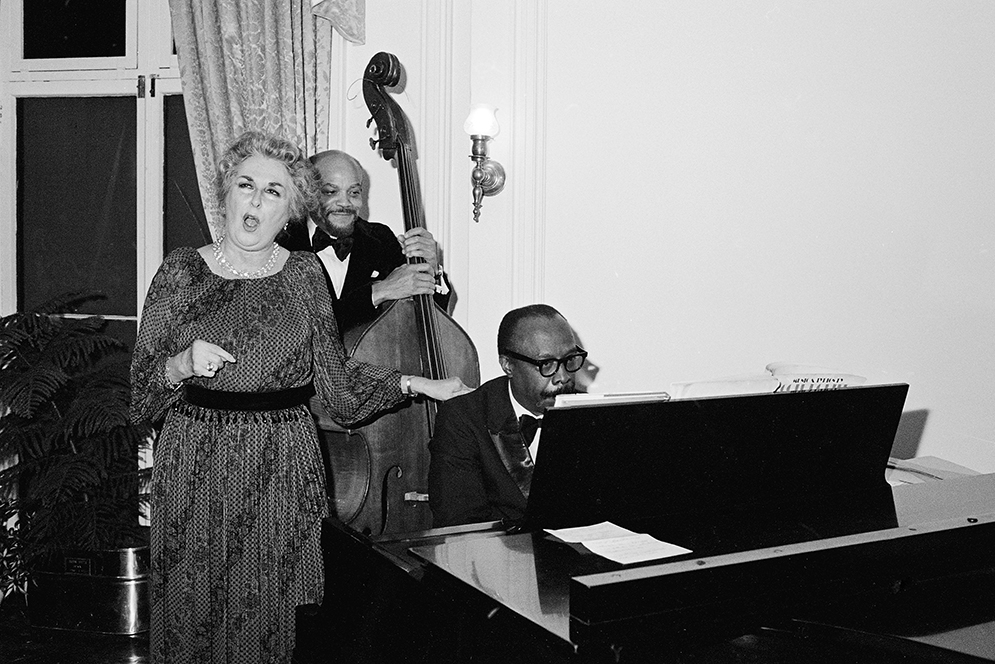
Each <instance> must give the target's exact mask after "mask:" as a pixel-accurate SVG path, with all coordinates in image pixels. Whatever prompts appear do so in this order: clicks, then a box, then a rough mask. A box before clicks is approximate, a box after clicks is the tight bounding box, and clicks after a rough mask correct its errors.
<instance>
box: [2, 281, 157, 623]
mask: <svg viewBox="0 0 995 664" xmlns="http://www.w3.org/2000/svg"><path fill="white" fill-rule="evenodd" d="M99 297H100V296H99V295H97V294H94V293H74V294H67V295H64V296H61V297H59V298H56V299H54V300H52V301H50V302H47V303H46V304H44V305H42V306H40V307H38V308H37V309H34V310H32V311H27V312H23V313H15V314H12V315H10V316H6V317H4V318H2V319H0V469H2V470H0V519H3V521H0V529H2V533H3V535H4V536H3V537H0V560H2V561H3V563H4V564H3V565H2V566H0V574H2V575H3V576H2V577H0V601H2V599H3V597H6V596H7V595H10V594H12V593H19V592H20V593H24V594H25V595H26V599H27V601H28V609H29V616H30V619H31V622H32V624H33V625H37V626H43V627H56V628H65V629H85V630H90V631H108V632H114V633H122V632H134V631H141V624H140V623H141V616H133V617H135V618H136V619H137V622H136V620H131V621H130V622H129V624H128V625H124V626H122V625H118V624H108V623H114V622H116V621H117V618H116V616H117V615H118V611H119V609H120V607H116V606H112V605H113V604H115V603H116V602H118V601H119V600H120V599H121V598H124V597H128V598H132V599H134V598H136V597H139V598H140V597H142V596H143V595H145V594H146V593H147V591H144V589H142V588H136V587H135V585H136V583H138V582H140V580H141V577H142V576H147V558H148V553H147V551H148V532H147V528H143V527H142V526H141V525H140V524H139V514H140V511H141V509H142V508H143V500H144V497H143V496H141V495H140V493H139V487H140V486H143V485H144V483H145V477H143V476H144V475H146V474H147V473H149V472H150V471H148V470H144V471H140V470H139V468H138V456H139V452H140V450H141V449H142V448H143V446H145V445H146V444H147V441H148V439H149V434H150V432H149V431H148V430H147V429H146V428H144V427H142V426H136V425H133V424H131V422H130V420H129V413H128V404H129V400H130V396H131V389H130V383H129V366H130V361H131V353H130V351H129V349H128V348H127V346H126V345H125V344H124V343H123V342H121V341H120V340H118V339H117V338H115V337H113V336H111V335H109V334H107V333H106V332H105V321H104V320H103V319H102V318H100V317H98V316H91V317H73V316H71V315H70V316H67V315H66V314H72V313H74V312H75V311H77V310H78V308H79V307H80V305H82V304H84V303H86V302H89V301H92V300H95V299H98V298H99ZM12 516H13V518H10V517H12ZM143 552H144V553H143ZM105 581H106V583H105ZM132 581H135V583H132ZM122 584H124V585H122ZM142 591H144V592H142ZM67 600H68V601H67ZM84 600H88V601H92V602H96V603H98V604H101V605H98V606H86V605H81V604H80V603H81V602H82V601H84ZM144 601H147V599H146V600H144ZM103 605H107V606H103ZM138 610H139V611H144V610H146V609H145V608H144V607H139V608H138ZM128 612H129V613H130V614H135V610H133V608H129V609H128Z"/></svg>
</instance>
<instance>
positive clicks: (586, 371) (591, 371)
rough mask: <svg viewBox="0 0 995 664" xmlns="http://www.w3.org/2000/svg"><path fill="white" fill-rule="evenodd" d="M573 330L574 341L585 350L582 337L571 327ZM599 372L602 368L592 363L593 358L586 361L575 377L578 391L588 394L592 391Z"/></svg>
mask: <svg viewBox="0 0 995 664" xmlns="http://www.w3.org/2000/svg"><path fill="white" fill-rule="evenodd" d="M571 329H573V331H574V339H576V340H577V345H578V346H580V347H581V348H583V347H584V344H583V343H581V340H580V335H579V334H577V329H576V328H574V327H573V326H571ZM599 371H601V367H599V366H598V365H597V364H594V363H593V362H591V358H587V360H585V361H584V366H582V367H581V368H580V369H579V370H578V371H577V374H576V376H574V381H575V383H576V386H577V391H578V392H585V393H586V392H587V391H588V390H589V389H590V387H591V385H593V384H594V381H595V380H597V379H598V372H599Z"/></svg>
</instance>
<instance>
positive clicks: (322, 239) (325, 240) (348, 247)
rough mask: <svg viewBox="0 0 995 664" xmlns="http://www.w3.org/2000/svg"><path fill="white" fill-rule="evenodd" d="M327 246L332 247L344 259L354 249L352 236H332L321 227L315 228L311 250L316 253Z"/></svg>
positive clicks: (341, 259)
mask: <svg viewBox="0 0 995 664" xmlns="http://www.w3.org/2000/svg"><path fill="white" fill-rule="evenodd" d="M325 247H332V248H333V249H334V250H335V255H336V256H338V257H339V260H340V261H344V260H345V259H346V256H348V255H349V252H350V251H352V236H351V235H350V236H349V237H342V238H339V237H332V236H330V235H329V234H328V233H326V232H325V231H323V230H321V229H320V228H316V229H314V237H312V238H311V250H312V251H314V253H318V252H319V251H321V250H322V249H324V248H325Z"/></svg>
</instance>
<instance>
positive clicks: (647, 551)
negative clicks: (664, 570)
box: [546, 521, 691, 565]
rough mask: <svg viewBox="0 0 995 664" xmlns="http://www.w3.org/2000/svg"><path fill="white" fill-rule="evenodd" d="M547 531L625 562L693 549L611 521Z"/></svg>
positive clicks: (636, 561)
mask: <svg viewBox="0 0 995 664" xmlns="http://www.w3.org/2000/svg"><path fill="white" fill-rule="evenodd" d="M546 532H547V533H549V534H550V535H552V536H554V537H556V538H558V539H561V540H563V541H564V542H572V543H576V544H581V545H583V546H584V547H585V548H587V549H588V550H589V551H591V552H592V553H596V554H598V555H599V556H603V557H605V558H608V559H609V560H614V561H615V562H617V563H621V564H623V565H628V564H630V563H639V562H643V561H645V560H657V559H659V558H668V557H670V556H679V555H681V554H684V553H691V550H690V549H685V548H684V547H682V546H677V545H676V544H669V543H667V542H661V541H660V540H658V539H655V538H653V537H650V536H649V535H646V534H642V533H634V532H632V531H631V530H628V529H626V528H623V527H621V526H619V525H616V524H614V523H611V522H610V521H602V522H601V523H598V524H595V525H593V526H581V527H579V528H561V529H559V530H550V529H547V530H546Z"/></svg>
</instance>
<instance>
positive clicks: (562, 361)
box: [501, 350, 587, 378]
mask: <svg viewBox="0 0 995 664" xmlns="http://www.w3.org/2000/svg"><path fill="white" fill-rule="evenodd" d="M501 354H502V355H507V356H508V357H513V358H515V359H516V360H521V361H522V362H528V363H529V364H531V365H533V366H535V367H536V368H537V369H539V375H540V376H542V377H543V378H549V377H551V376H552V375H553V374H555V373H556V372H557V371H559V370H560V365H563V368H564V369H566V370H567V371H568V372H569V373H574V372H575V371H577V370H578V369H580V368H581V367H582V366H584V360H586V359H587V351H586V350H580V351H579V352H576V353H570V354H569V355H567V356H566V357H561V358H559V359H557V358H555V357H551V358H548V359H545V360H536V359H533V358H531V357H528V356H526V355H521V354H520V353H516V352H514V351H511V350H504V351H501Z"/></svg>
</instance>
